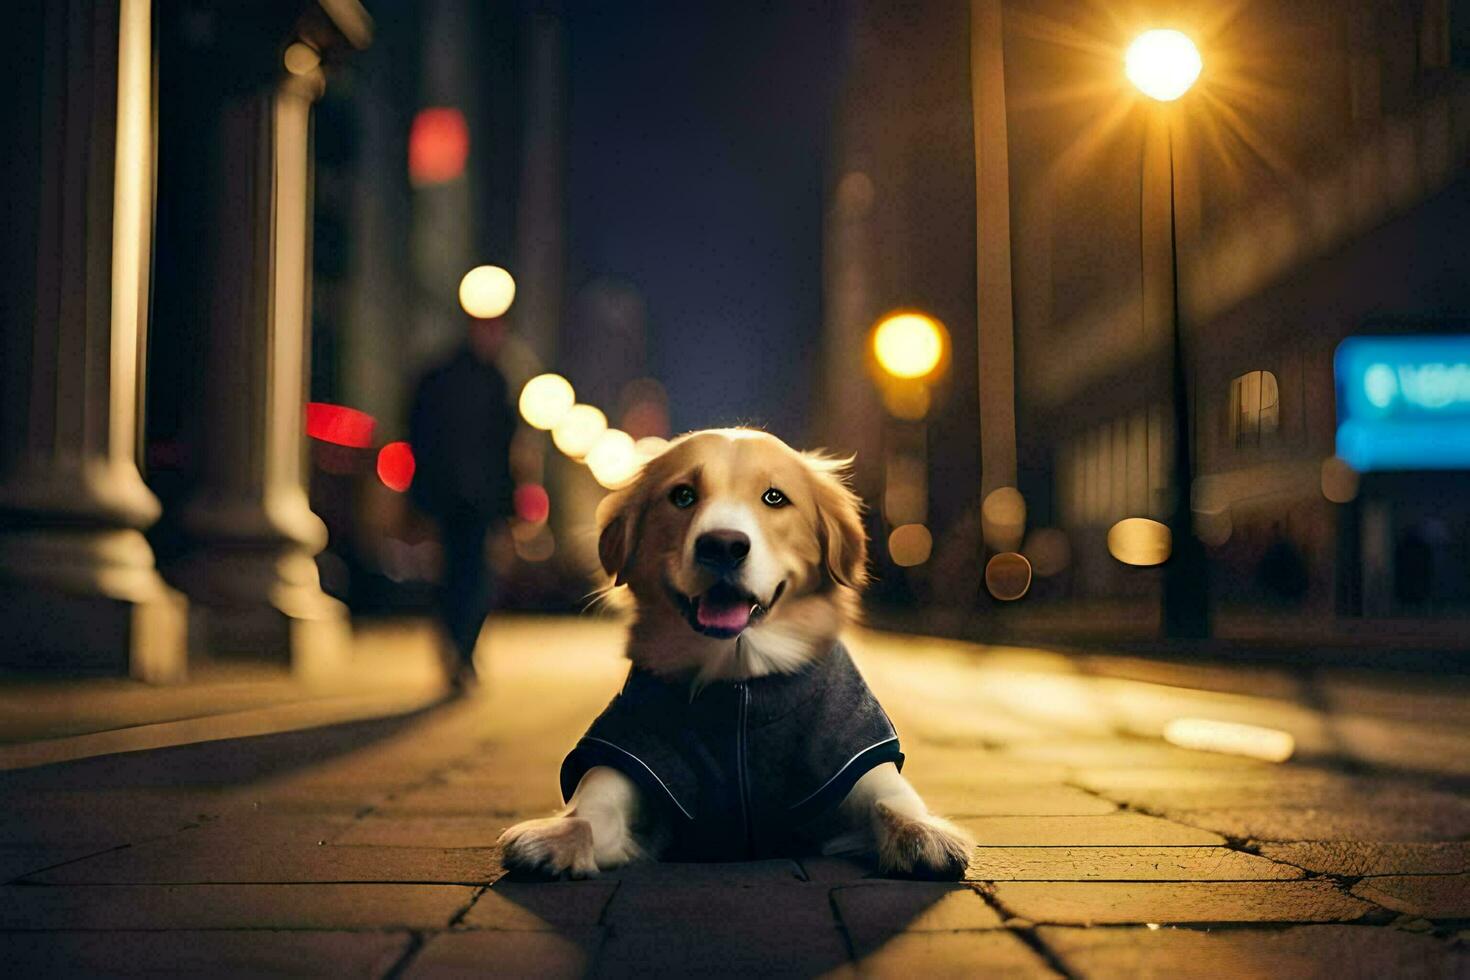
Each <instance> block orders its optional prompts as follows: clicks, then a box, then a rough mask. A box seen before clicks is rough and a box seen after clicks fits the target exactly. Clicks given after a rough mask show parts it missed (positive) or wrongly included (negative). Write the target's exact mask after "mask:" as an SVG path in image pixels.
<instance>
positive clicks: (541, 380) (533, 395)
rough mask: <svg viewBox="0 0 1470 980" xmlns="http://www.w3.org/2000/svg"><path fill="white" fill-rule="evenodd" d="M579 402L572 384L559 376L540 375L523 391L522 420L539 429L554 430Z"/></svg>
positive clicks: (528, 383)
mask: <svg viewBox="0 0 1470 980" xmlns="http://www.w3.org/2000/svg"><path fill="white" fill-rule="evenodd" d="M576 401H577V393H576V392H575V391H573V390H572V383H571V382H570V381H568V380H567V379H566V378H563V377H562V376H561V375H559V374H538V375H536V377H534V378H532V379H531V380H530V381H527V382H526V385H525V387H524V388H522V389H521V397H520V410H521V418H523V419H525V420H526V421H527V422H528V423H529V424H531V425H532V426H534V427H535V428H538V429H554V428H556V424H557V423H558V422H560V421H561V420H562V416H564V415H566V414H567V412H569V411H571V408H572V406H573V405H574V404H576Z"/></svg>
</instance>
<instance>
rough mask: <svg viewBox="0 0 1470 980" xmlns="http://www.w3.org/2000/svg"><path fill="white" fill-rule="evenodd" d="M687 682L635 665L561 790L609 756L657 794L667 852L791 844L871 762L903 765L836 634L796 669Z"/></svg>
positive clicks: (716, 852) (745, 853)
mask: <svg viewBox="0 0 1470 980" xmlns="http://www.w3.org/2000/svg"><path fill="white" fill-rule="evenodd" d="M689 690H690V689H689V682H688V681H687V680H685V681H668V680H663V679H661V678H658V677H656V676H654V675H653V674H651V673H649V672H647V671H644V670H639V669H638V668H637V667H634V668H632V669H631V670H630V671H629V673H628V679H627V681H626V682H625V683H624V684H623V690H622V692H621V693H620V694H618V696H617V697H615V698H613V700H612V702H611V703H610V704H609V705H608V706H607V708H606V709H605V710H604V711H603V712H602V714H601V715H600V716H599V717H598V719H597V720H596V721H594V722H593V723H592V727H591V728H589V729H588V730H587V734H585V735H584V736H582V739H581V741H579V742H578V743H577V745H576V747H575V748H574V749H572V751H571V753H570V754H568V755H567V757H566V760H565V761H564V762H563V763H562V767H561V791H562V797H563V799H570V798H571V795H572V793H573V792H574V791H575V790H576V788H577V784H578V782H580V781H581V779H582V776H583V775H585V774H586V772H587V770H588V769H591V768H592V767H593V766H611V767H612V768H614V769H616V770H618V771H619V772H621V773H623V774H624V775H626V776H627V777H628V778H629V779H631V780H633V782H634V783H636V784H637V785H638V786H639V787H640V788H641V789H642V790H643V792H644V793H645V794H646V795H647V796H648V798H649V799H651V800H654V801H656V802H657V803H659V804H661V805H663V806H664V807H665V808H666V810H667V811H668V815H669V818H670V820H669V822H670V824H671V825H672V827H673V840H672V842H671V847H670V850H669V852H668V854H667V856H668V857H669V858H670V859H674V860H698V861H721V860H724V861H736V860H746V859H751V858H757V857H769V856H773V855H780V854H789V853H792V851H793V848H794V847H795V846H796V844H797V836H798V832H799V831H800V830H801V828H802V827H803V826H804V825H806V824H808V823H810V822H811V821H812V820H814V819H816V818H817V817H820V816H822V815H823V814H825V813H828V812H830V811H831V810H832V809H833V808H835V807H836V806H837V805H838V804H839V803H841V802H842V800H843V799H844V798H845V797H846V796H847V794H848V792H849V791H851V789H852V787H853V785H854V784H856V783H857V781H858V780H859V779H860V778H861V777H862V776H863V774H864V773H866V772H868V771H869V770H870V769H872V768H873V767H875V766H878V765H881V764H883V763H885V762H892V763H894V764H895V765H897V766H898V767H900V768H902V766H903V752H901V751H900V750H899V744H898V735H897V733H896V732H895V731H894V729H893V724H892V722H890V721H889V720H888V716H887V715H886V714H884V712H883V708H882V706H881V705H879V704H878V701H877V700H876V699H875V698H874V697H873V694H872V692H871V691H869V690H868V685H867V684H866V683H865V682H864V681H863V678H862V675H861V674H859V673H858V670H857V667H855V666H854V665H853V662H852V659H851V658H850V657H849V656H848V655H847V651H846V650H845V649H844V648H843V647H842V645H841V644H840V643H839V644H836V645H835V646H833V648H832V649H831V650H830V651H829V652H828V653H827V654H826V655H825V656H823V657H820V658H818V659H817V660H816V661H815V662H814V663H812V664H809V665H807V667H805V668H804V669H803V670H801V671H800V672H798V673H795V674H773V675H769V676H766V677H759V678H756V679H754V680H749V681H734V682H730V681H722V682H719V683H715V684H710V685H708V686H706V687H704V688H702V689H701V690H700V691H699V692H698V693H697V694H695V695H694V696H693V697H692V698H691V697H690V694H689Z"/></svg>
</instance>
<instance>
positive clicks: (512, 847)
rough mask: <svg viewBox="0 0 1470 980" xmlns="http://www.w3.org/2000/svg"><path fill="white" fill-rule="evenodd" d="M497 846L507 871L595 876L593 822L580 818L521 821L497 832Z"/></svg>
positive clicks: (584, 876) (552, 875)
mask: <svg viewBox="0 0 1470 980" xmlns="http://www.w3.org/2000/svg"><path fill="white" fill-rule="evenodd" d="M500 847H501V851H500V861H501V863H502V864H504V865H505V869H506V870H507V871H517V872H522V873H526V874H537V875H546V876H548V877H552V878H556V877H560V876H561V875H563V874H570V875H571V876H572V877H573V878H595V877H596V876H597V856H596V852H595V850H594V848H593V844H592V824H591V823H590V822H588V821H587V820H583V819H582V818H581V817H545V818H543V819H540V820H526V821H523V822H521V823H518V824H516V825H515V826H514V827H511V828H510V829H509V830H507V831H506V832H505V833H503V834H501V835H500Z"/></svg>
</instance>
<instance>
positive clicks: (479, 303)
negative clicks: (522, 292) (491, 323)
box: [459, 265, 516, 320]
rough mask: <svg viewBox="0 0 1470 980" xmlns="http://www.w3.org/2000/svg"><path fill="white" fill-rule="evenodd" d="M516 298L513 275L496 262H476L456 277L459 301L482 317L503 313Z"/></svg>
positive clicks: (488, 318) (486, 318)
mask: <svg viewBox="0 0 1470 980" xmlns="http://www.w3.org/2000/svg"><path fill="white" fill-rule="evenodd" d="M515 298H516V281H515V279H514V278H513V277H512V276H511V274H510V273H509V272H506V271H505V270H504V269H502V268H501V267H500V266H498V265H477V266H475V267H474V268H473V269H471V270H470V271H469V272H466V273H465V274H464V278H463V279H461V280H460V281H459V305H460V306H462V307H463V308H464V311H465V312H466V313H468V314H469V315H470V316H472V317H476V318H478V319H481V320H491V319H494V318H495V317H498V316H504V315H505V311H506V310H508V309H510V304H511V303H513V302H515Z"/></svg>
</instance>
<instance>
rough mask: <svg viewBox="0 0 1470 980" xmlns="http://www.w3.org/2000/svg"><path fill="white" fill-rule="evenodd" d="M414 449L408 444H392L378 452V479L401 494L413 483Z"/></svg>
mask: <svg viewBox="0 0 1470 980" xmlns="http://www.w3.org/2000/svg"><path fill="white" fill-rule="evenodd" d="M413 471H414V460H413V449H412V448H410V446H409V445H408V443H406V442H390V443H388V444H387V445H386V446H384V447H383V448H382V449H379V450H378V479H380V480H382V481H383V486H385V487H387V488H388V489H389V490H396V491H398V492H399V493H403V491H405V490H407V489H408V488H409V485H410V484H412V483H413Z"/></svg>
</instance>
